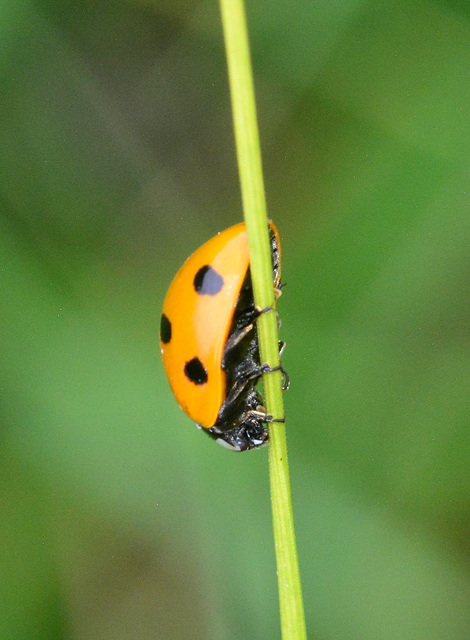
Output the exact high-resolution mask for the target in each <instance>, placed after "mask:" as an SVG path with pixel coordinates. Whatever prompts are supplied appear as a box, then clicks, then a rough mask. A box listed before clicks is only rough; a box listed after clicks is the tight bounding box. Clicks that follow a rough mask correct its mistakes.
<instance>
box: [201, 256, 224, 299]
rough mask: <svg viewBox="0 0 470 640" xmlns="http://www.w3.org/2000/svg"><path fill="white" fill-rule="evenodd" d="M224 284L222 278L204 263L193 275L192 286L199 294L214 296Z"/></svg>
mask: <svg viewBox="0 0 470 640" xmlns="http://www.w3.org/2000/svg"><path fill="white" fill-rule="evenodd" d="M223 286H224V279H223V278H222V276H221V275H220V274H219V273H217V271H216V270H215V269H213V268H212V267H211V266H210V265H208V264H206V265H204V266H203V267H201V268H200V269H199V271H198V272H197V273H196V275H195V276H194V288H195V289H196V291H197V293H199V295H201V296H216V295H217V294H218V293H219V291H220V290H221V289H222V287H223Z"/></svg>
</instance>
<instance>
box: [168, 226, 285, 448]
mask: <svg viewBox="0 0 470 640" xmlns="http://www.w3.org/2000/svg"><path fill="white" fill-rule="evenodd" d="M269 233H270V239H271V254H272V261H273V285H274V290H275V293H276V297H278V296H279V295H280V293H281V283H280V275H281V264H280V256H281V251H280V240H279V234H278V232H277V229H276V227H275V226H274V224H273V223H272V222H271V223H270V224H269ZM267 311H271V308H268V309H263V310H260V309H259V308H257V307H255V304H254V300H253V290H252V286H251V275H250V255H249V251H248V238H247V233H246V227H245V223H243V222H242V223H240V224H236V225H234V226H233V227H230V228H229V229H226V230H225V231H222V232H221V233H219V234H218V235H216V236H215V237H214V238H212V239H211V240H209V241H208V242H206V243H205V244H203V245H202V247H200V248H199V249H198V250H197V251H195V252H194V253H193V254H192V255H191V256H190V257H189V258H188V259H187V260H186V262H185V263H184V264H183V266H182V267H181V269H180V270H179V271H178V273H177V274H176V276H175V278H174V280H173V282H172V283H171V285H170V288H169V289H168V293H167V295H166V298H165V301H164V303H163V313H162V316H161V324H160V349H161V354H162V360H163V365H164V368H165V372H166V374H167V377H168V380H169V382H170V386H171V389H172V391H173V393H174V395H175V398H176V400H177V402H178V404H179V405H180V406H181V408H182V409H183V411H184V412H185V413H186V414H187V415H188V416H189V417H190V418H191V419H192V420H194V421H195V422H196V423H197V425H198V426H199V427H200V428H202V429H203V430H204V431H205V432H206V433H208V434H209V435H210V436H211V437H212V438H214V439H215V440H216V441H217V442H219V443H220V444H222V445H223V446H225V447H226V448H228V449H231V450H233V451H246V450H249V449H254V448H256V447H260V446H262V445H263V444H265V443H266V442H267V440H268V430H267V428H266V423H267V422H272V421H273V418H272V417H271V416H269V415H267V414H266V410H265V409H264V407H263V401H262V398H261V396H260V393H259V391H258V390H257V389H256V384H257V382H258V380H259V378H260V376H261V375H262V373H265V372H267V371H272V370H273V369H271V368H270V367H269V366H268V365H260V362H259V349H258V336H257V330H256V324H255V320H256V318H257V317H258V316H259V315H260V314H261V313H264V312H267ZM280 344H281V349H280V351H282V348H283V344H282V343H280ZM278 368H280V369H282V367H278ZM282 371H283V370H282ZM284 375H285V378H286V385H285V387H287V380H288V379H287V375H286V374H285V373H284Z"/></svg>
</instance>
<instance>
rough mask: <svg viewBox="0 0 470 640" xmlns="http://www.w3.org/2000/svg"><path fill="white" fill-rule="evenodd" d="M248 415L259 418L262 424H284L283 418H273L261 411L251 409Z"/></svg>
mask: <svg viewBox="0 0 470 640" xmlns="http://www.w3.org/2000/svg"><path fill="white" fill-rule="evenodd" d="M249 414H250V415H252V416H255V417H257V418H259V420H261V421H262V422H285V421H286V419H285V418H273V417H272V415H271V414H270V413H265V412H263V411H255V410H254V409H252V410H251V411H249Z"/></svg>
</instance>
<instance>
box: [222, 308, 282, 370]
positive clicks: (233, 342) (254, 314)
mask: <svg viewBox="0 0 470 640" xmlns="http://www.w3.org/2000/svg"><path fill="white" fill-rule="evenodd" d="M268 311H273V307H266V308H265V309H260V308H259V307H252V308H251V309H247V310H246V311H244V312H242V313H241V314H240V317H239V319H238V322H237V326H236V328H235V330H234V331H233V332H232V334H231V335H230V336H229V337H228V339H227V342H226V343H225V346H224V353H223V357H224V358H225V356H226V355H227V353H228V352H229V351H231V350H232V349H233V348H234V347H236V346H237V344H239V343H240V342H241V341H242V340H243V338H245V336H246V335H248V334H249V333H250V331H252V330H253V328H254V323H255V320H256V319H257V318H259V317H260V315H262V314H263V313H268Z"/></svg>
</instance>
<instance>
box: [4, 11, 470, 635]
mask: <svg viewBox="0 0 470 640" xmlns="http://www.w3.org/2000/svg"><path fill="white" fill-rule="evenodd" d="M248 4H249V7H248V14H249V23H250V32H251V39H252V48H253V61H254V69H255V76H256V88H257V97H258V102H259V119H260V129H261V136H262V146H263V160H264V167H265V179H266V188H267V198H268V205H269V212H270V215H271V217H272V218H273V219H274V220H275V221H276V224H277V225H278V227H279V230H280V232H281V236H282V241H283V255H284V262H283V268H284V274H283V275H284V280H285V281H286V283H287V285H286V288H285V290H284V295H283V296H282V299H281V300H280V304H279V310H280V312H281V315H282V319H283V326H282V333H281V335H282V338H283V339H284V340H286V341H287V345H288V346H287V349H286V352H285V357H284V364H285V366H286V369H288V371H289V373H290V375H291V381H292V384H291V389H290V390H289V392H288V393H286V394H285V396H284V397H285V403H286V411H287V415H288V442H289V453H290V463H291V473H292V488H293V499H294V509H295V515H296V526H297V537H298V545H299V554H300V562H301V569H302V576H303V585H304V596H305V605H306V612H307V623H308V630H309V638H310V639H311V640H313V639H315V640H317V639H318V640H330V639H331V640H341V639H345V640H346V639H348V640H351V639H356V638H357V639H361V640H369V639H370V640H388V639H390V640H392V639H393V640H396V639H400V640H408V639H409V640H421V639H423V640H425V639H426V640H434V639H435V640H445V639H449V640H450V639H452V640H463V639H465V640H468V638H469V637H470V609H469V601H470V598H469V596H470V579H469V571H468V570H469V533H470V500H469V499H470V491H469V489H470V482H469V480H470V474H469V462H470V433H469V420H470V402H469V390H470V350H469V347H470V286H469V282H470V255H469V254H470V251H469V247H470V207H469V202H470V181H469V175H470V173H469V172H470V63H469V52H470V5H469V4H468V2H466V1H464V0H448V1H447V2H444V1H435V2H431V1H427V2H426V1H423V2H419V1H418V2H416V1H415V0H409V1H406V0H404V1H400V0H398V2H394V3H387V2H385V3H382V2H376V1H372V0H371V1H365V0H362V1H361V0H352V1H346V2H344V0H343V1H342V2H337V1H336V0H329V1H328V2H326V1H325V0H319V1H318V2H311V1H309V0H295V1H294V2H292V3H286V2H284V1H282V0H274V2H270V3H266V2H255V1H251V2H249V3H248ZM0 23H1V25H2V29H1V31H2V35H1V39H0V40H1V41H0V70H1V85H0V86H1V95H0V105H1V108H0V136H1V139H0V246H1V249H0V296H1V309H2V323H1V331H0V340H1V350H2V361H3V367H2V374H1V382H0V385H1V387H0V388H1V392H2V399H3V402H2V406H1V432H0V433H1V449H0V453H1V455H0V483H1V484H0V505H1V508H0V638H1V639H2V640H10V639H12V640H13V639H14V640H22V639H25V640H42V639H47V640H55V639H56V638H57V639H62V638H63V639H67V640H68V639H73V640H120V639H126V640H137V639H138V640H147V639H155V638H157V639H164V640H173V639H180V638H191V639H194V640H199V639H216V640H236V639H240V640H242V639H243V640H246V639H247V638H250V639H256V640H257V639H260V640H261V639H272V638H279V622H278V610H277V584H276V573H275V566H274V554H273V542H272V533H271V514H270V504H269V487H268V480H267V455H266V450H264V451H263V450H261V451H258V452H253V453H251V454H250V453H248V454H242V455H236V454H233V453H229V452H227V451H225V450H224V449H222V448H221V447H218V446H217V445H215V444H213V443H212V442H211V441H210V440H209V439H208V438H206V437H205V436H204V435H203V434H202V433H200V432H199V431H198V430H197V429H196V428H195V427H194V425H192V423H191V421H190V420H189V419H188V418H186V417H185V416H184V415H183V414H182V412H181V411H180V410H179V409H178V407H177V405H176V403H175V401H174V399H173V397H172V395H171V393H170V390H169V387H168V385H167V382H166V379H165V377H164V373H163V370H162V366H161V363H160V361H159V348H158V325H159V316H160V309H161V304H162V299H163V296H164V294H165V292H166V288H167V286H168V284H169V282H170V280H171V278H172V276H173V275H174V273H175V272H176V270H177V269H178V268H179V266H180V265H181V263H182V262H183V260H184V259H185V258H186V257H187V256H188V255H189V254H190V253H191V252H192V251H193V250H194V249H195V248H197V247H198V246H199V245H200V244H202V242H204V241H205V240H207V239H208V238H210V237H211V236H212V235H214V234H215V233H216V232H217V231H219V230H221V229H223V228H225V227H227V226H229V225H231V224H233V223H235V222H237V221H238V220H240V218H241V205H240V195H239V186H238V177H237V172H236V161H235V155H234V144H233V134H232V125H231V115H230V104H229V95H228V88H227V78H226V70H225V60H224V51H223V45H222V36H221V25H220V20H219V16H218V6H217V3H216V2H215V1H212V2H209V1H201V2H197V1H191V0H186V2H174V0H164V1H162V2H138V1H135V2H130V1H129V2H126V1H121V2H115V3H106V2H93V1H92V0H78V1H77V2H74V3H70V2H53V1H52V0H50V1H48V0H43V1H42V2H32V1H29V2H28V1H27V0H24V1H22V0H5V1H4V2H2V4H1V7H0Z"/></svg>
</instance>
